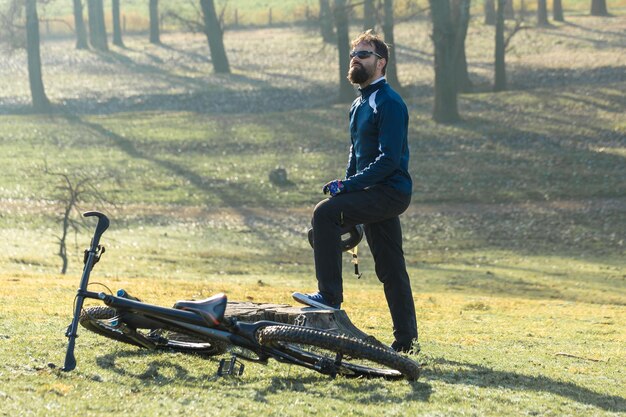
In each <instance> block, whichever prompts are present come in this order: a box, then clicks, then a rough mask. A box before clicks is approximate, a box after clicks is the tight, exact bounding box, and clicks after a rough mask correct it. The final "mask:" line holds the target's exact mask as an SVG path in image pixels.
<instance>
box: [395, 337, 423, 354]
mask: <svg viewBox="0 0 626 417" xmlns="http://www.w3.org/2000/svg"><path fill="white" fill-rule="evenodd" d="M391 349H393V350H395V351H396V352H398V353H414V354H417V353H419V351H420V347H419V343H417V340H414V341H413V342H410V343H400V342H398V341H397V340H395V341H394V342H393V343H392V344H391Z"/></svg>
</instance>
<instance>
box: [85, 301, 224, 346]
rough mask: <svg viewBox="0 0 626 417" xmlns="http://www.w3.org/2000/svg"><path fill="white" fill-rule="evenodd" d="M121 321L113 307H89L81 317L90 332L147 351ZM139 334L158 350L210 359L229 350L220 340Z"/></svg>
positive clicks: (164, 332)
mask: <svg viewBox="0 0 626 417" xmlns="http://www.w3.org/2000/svg"><path fill="white" fill-rule="evenodd" d="M117 321H118V315H117V312H116V311H115V309H113V308H111V307H89V308H86V309H85V310H83V312H82V313H81V315H80V318H79V323H80V324H81V325H82V326H83V327H84V328H86V329H87V330H89V331H92V332H94V333H97V334H99V335H101V336H104V337H107V338H109V339H113V340H115V341H118V342H122V343H127V344H130V345H133V346H138V347H141V348H145V346H143V345H142V344H141V343H138V342H137V341H135V340H133V339H132V338H130V337H128V336H127V335H125V334H124V333H123V332H122V331H121V330H120V329H119V327H118V325H117ZM136 331H137V333H139V334H140V335H141V336H143V337H145V338H147V339H148V340H149V341H150V342H152V343H153V344H154V347H155V349H159V350H174V351H176V352H182V353H198V354H202V355H208V356H213V355H218V354H221V353H223V352H225V351H226V345H225V344H223V343H220V342H218V341H208V340H203V339H200V338H198V337H195V336H192V335H188V334H185V333H180V332H176V331H171V330H168V329H137V330H136Z"/></svg>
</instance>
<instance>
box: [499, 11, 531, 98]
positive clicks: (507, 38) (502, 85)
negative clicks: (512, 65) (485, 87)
mask: <svg viewBox="0 0 626 417" xmlns="http://www.w3.org/2000/svg"><path fill="white" fill-rule="evenodd" d="M505 1H506V0H498V1H497V4H498V7H497V12H496V47H495V65H494V66H495V68H494V69H495V82H494V86H493V91H496V92H497V91H504V90H506V89H507V81H506V63H505V57H506V50H507V48H508V46H509V43H510V42H511V39H513V36H515V34H516V33H517V32H519V31H520V30H522V29H525V26H523V20H522V17H521V15H520V17H519V18H518V19H517V20H516V21H515V26H514V27H513V29H511V31H510V32H509V33H508V35H505V25H504V7H505V5H504V2H505Z"/></svg>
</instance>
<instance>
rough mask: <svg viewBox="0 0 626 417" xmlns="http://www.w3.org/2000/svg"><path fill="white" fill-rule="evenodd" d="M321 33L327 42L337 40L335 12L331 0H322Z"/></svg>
mask: <svg viewBox="0 0 626 417" xmlns="http://www.w3.org/2000/svg"><path fill="white" fill-rule="evenodd" d="M320 33H321V35H322V39H323V40H324V42H326V43H334V42H335V28H334V24H333V12H332V9H331V8H330V3H329V0H320Z"/></svg>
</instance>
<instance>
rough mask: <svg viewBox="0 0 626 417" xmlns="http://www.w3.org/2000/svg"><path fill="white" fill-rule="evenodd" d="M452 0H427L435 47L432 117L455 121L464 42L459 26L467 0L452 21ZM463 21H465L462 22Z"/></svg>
mask: <svg viewBox="0 0 626 417" xmlns="http://www.w3.org/2000/svg"><path fill="white" fill-rule="evenodd" d="M451 1H452V0H429V4H430V14H431V18H432V22H433V33H432V40H433V44H434V47H435V103H434V108H433V119H434V120H435V121H436V122H439V123H454V122H457V121H459V120H460V118H461V117H460V116H459V110H458V102H457V95H458V82H457V76H458V72H457V71H458V70H457V67H458V62H459V56H460V54H461V52H460V51H461V48H462V47H463V46H464V42H465V35H466V33H467V32H466V31H464V30H462V26H463V25H466V24H467V22H466V21H465V20H467V19H469V1H470V0H461V2H460V3H459V7H461V9H460V10H462V11H463V13H462V14H463V15H464V16H463V18H462V19H461V13H460V14H459V17H460V20H459V22H458V24H455V21H454V18H453V14H452V8H453V6H452V4H451ZM462 21H465V23H462Z"/></svg>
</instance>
